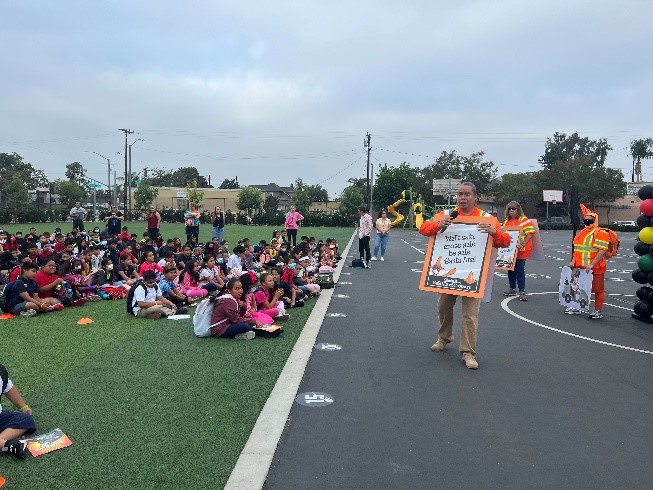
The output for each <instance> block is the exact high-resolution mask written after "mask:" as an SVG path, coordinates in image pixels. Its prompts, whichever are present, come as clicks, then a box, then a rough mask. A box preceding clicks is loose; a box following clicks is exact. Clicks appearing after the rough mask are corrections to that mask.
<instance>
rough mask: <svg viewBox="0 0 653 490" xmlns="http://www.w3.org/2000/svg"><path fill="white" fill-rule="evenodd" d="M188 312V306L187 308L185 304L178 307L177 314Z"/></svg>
mask: <svg viewBox="0 0 653 490" xmlns="http://www.w3.org/2000/svg"><path fill="white" fill-rule="evenodd" d="M186 313H188V308H186V307H185V306H182V307H181V308H177V313H176V314H177V315H185V314H186Z"/></svg>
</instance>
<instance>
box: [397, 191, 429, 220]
mask: <svg viewBox="0 0 653 490" xmlns="http://www.w3.org/2000/svg"><path fill="white" fill-rule="evenodd" d="M405 202H407V203H412V208H413V209H412V212H413V214H414V216H415V227H416V228H417V229H419V228H420V226H422V221H424V215H423V212H424V205H423V204H422V199H421V197H420V196H419V195H413V194H412V193H411V191H402V193H401V199H397V200H396V201H395V202H393V203H392V204H390V205H389V206H388V212H389V213H390V214H392V216H394V218H395V219H394V220H393V221H392V223H390V226H392V227H395V226H397V225H400V224H402V223H403V222H404V219H405V217H404V215H403V214H401V213H400V212H398V211H397V210H396V209H395V207H396V206H400V205H401V204H403V203H405Z"/></svg>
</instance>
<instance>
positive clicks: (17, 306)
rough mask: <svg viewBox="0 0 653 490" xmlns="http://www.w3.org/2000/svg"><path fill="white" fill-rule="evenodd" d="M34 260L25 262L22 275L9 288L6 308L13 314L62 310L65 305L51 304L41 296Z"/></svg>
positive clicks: (34, 313)
mask: <svg viewBox="0 0 653 490" xmlns="http://www.w3.org/2000/svg"><path fill="white" fill-rule="evenodd" d="M38 269H39V268H38V266H37V265H36V264H35V263H34V262H28V263H26V264H23V266H22V268H21V275H20V277H19V278H18V279H16V281H15V282H14V283H13V285H12V286H11V288H10V289H9V294H8V297H7V304H6V307H5V310H6V312H7V313H11V314H12V315H20V316H34V315H36V314H37V313H45V312H46V311H55V310H56V311H61V310H62V309H63V305H61V304H57V305H54V304H51V303H50V301H48V300H47V299H43V298H39V295H38V291H39V286H38V284H37V283H36V281H35V280H34V278H35V277H36V273H37V271H38Z"/></svg>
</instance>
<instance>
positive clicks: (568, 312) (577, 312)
mask: <svg viewBox="0 0 653 490" xmlns="http://www.w3.org/2000/svg"><path fill="white" fill-rule="evenodd" d="M580 314H581V311H580V310H577V309H575V308H567V309H566V310H565V315H580Z"/></svg>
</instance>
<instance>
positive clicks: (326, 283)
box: [317, 274, 335, 289]
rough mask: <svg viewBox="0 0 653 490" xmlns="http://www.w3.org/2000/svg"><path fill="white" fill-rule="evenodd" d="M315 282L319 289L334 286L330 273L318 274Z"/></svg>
mask: <svg viewBox="0 0 653 490" xmlns="http://www.w3.org/2000/svg"><path fill="white" fill-rule="evenodd" d="M317 283H318V285H319V286H320V288H321V289H333V287H334V286H335V283H334V282H333V275H332V274H318V276H317Z"/></svg>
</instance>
